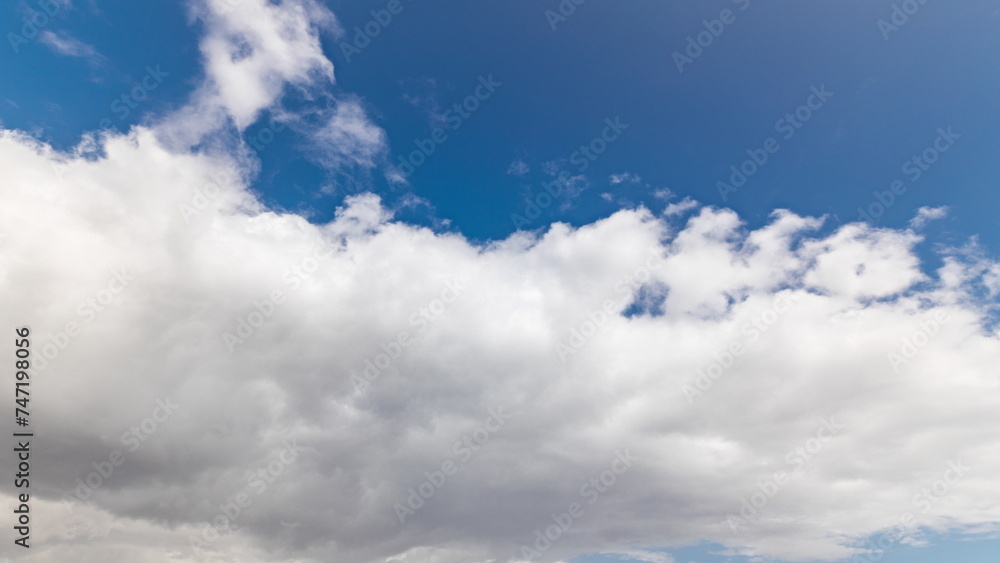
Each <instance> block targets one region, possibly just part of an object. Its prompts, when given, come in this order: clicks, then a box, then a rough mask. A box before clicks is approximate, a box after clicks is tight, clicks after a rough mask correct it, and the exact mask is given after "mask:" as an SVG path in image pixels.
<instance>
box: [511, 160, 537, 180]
mask: <svg viewBox="0 0 1000 563" xmlns="http://www.w3.org/2000/svg"><path fill="white" fill-rule="evenodd" d="M530 171H531V167H530V166H528V163H527V162H525V161H523V160H521V159H519V158H515V159H514V161H513V162H511V163H510V166H508V167H507V174H512V175H514V176H524V175H525V174H527V173H528V172H530Z"/></svg>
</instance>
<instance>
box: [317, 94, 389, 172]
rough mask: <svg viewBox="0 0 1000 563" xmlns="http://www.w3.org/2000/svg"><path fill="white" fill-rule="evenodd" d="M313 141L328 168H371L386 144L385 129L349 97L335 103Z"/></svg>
mask: <svg viewBox="0 0 1000 563" xmlns="http://www.w3.org/2000/svg"><path fill="white" fill-rule="evenodd" d="M314 141H315V142H316V145H317V147H318V148H319V149H320V150H321V151H322V153H323V160H324V163H325V164H326V165H327V166H328V167H330V168H340V167H343V166H361V167H364V168H372V167H374V166H375V165H376V164H377V162H378V158H379V157H380V156H382V154H383V153H384V152H385V150H386V148H387V143H386V136H385V131H383V130H382V129H381V128H380V127H378V126H377V125H375V124H373V123H372V122H371V120H370V119H369V118H368V115H367V113H366V112H365V110H364V108H363V107H362V106H361V104H360V103H359V102H358V101H357V100H352V99H346V100H341V101H339V102H337V103H336V105H335V106H334V107H333V109H332V111H331V112H330V115H329V118H328V119H327V120H326V123H325V124H324V125H323V126H322V128H320V129H319V130H318V131H317V132H316V133H315V135H314Z"/></svg>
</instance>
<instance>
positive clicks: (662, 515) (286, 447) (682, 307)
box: [0, 0, 1000, 563]
mask: <svg viewBox="0 0 1000 563" xmlns="http://www.w3.org/2000/svg"><path fill="white" fill-rule="evenodd" d="M245 4H246V6H245V7H244V8H237V9H235V10H234V11H232V12H226V13H221V12H219V11H218V10H217V8H216V7H212V6H215V5H214V4H213V5H212V6H210V7H209V8H205V10H206V11H204V12H199V14H200V17H203V18H205V21H206V22H207V31H206V33H207V36H206V43H205V44H204V45H203V53H205V57H206V65H207V70H206V73H207V78H206V85H205V86H204V87H203V88H201V89H200V90H199V91H198V94H197V95H196V96H195V99H194V101H193V102H192V105H191V106H190V107H188V108H186V109H185V110H183V111H182V113H181V114H178V116H174V117H173V118H172V119H168V120H166V121H164V122H163V123H162V124H160V125H156V126H152V127H149V128H145V127H137V128H135V129H133V130H132V131H130V132H129V133H127V134H123V135H118V134H112V133H106V134H104V135H103V136H96V137H93V138H92V139H91V140H90V145H88V146H87V147H82V148H81V150H80V151H79V152H78V153H75V154H62V153H58V152H56V151H54V150H53V149H52V148H50V147H49V146H47V145H45V144H43V143H41V142H39V141H37V140H35V139H33V138H31V137H28V136H26V135H24V134H22V133H17V132H13V131H6V130H4V131H3V132H2V133H0V176H2V177H0V196H2V197H3V200H4V202H5V204H4V205H3V206H0V225H2V229H3V234H4V235H5V236H4V237H0V241H2V242H0V289H2V291H0V307H2V308H3V310H4V311H6V312H7V315H8V318H10V319H12V321H11V322H12V323H25V324H28V325H30V326H31V328H32V331H33V335H34V337H33V340H32V347H33V349H34V350H35V354H36V357H37V358H38V361H37V363H36V366H35V367H36V372H35V375H34V376H33V379H32V385H33V388H32V393H33V398H35V397H37V399H36V400H37V401H38V403H37V405H38V410H37V412H36V414H35V416H37V417H38V418H39V419H40V420H42V421H44V427H45V437H44V438H42V439H39V440H38V441H37V443H36V447H37V448H38V449H37V450H36V453H37V456H38V457H37V459H38V463H36V464H35V465H33V466H32V471H33V477H34V478H35V480H33V481H32V487H33V490H35V491H36V495H37V500H36V504H35V505H34V506H33V510H35V511H36V512H37V515H38V519H39V521H44V522H45V525H44V526H41V525H40V526H37V528H35V530H34V532H35V534H34V535H33V540H34V541H35V542H36V546H37V551H36V552H34V553H33V554H34V557H35V558H34V559H33V560H34V561H39V562H42V563H49V562H62V561H69V560H72V561H109V560H123V561H136V562H140V563H141V562H145V561H150V562H152V561H162V560H163V558H164V554H166V555H167V556H168V557H170V558H171V559H172V560H175V561H179V562H208V561H239V562H251V563H256V562H264V561H280V562H293V561H294V562H312V561H338V562H346V563H369V562H371V563H374V562H376V561H378V562H381V561H386V560H389V561H394V562H400V563H427V562H431V563H468V562H469V561H483V562H485V561H495V562H508V561H516V560H519V559H523V555H524V554H525V553H526V552H525V550H526V549H527V550H529V551H530V550H532V549H533V550H535V551H537V552H538V557H537V558H536V559H537V560H538V561H545V562H553V561H560V560H567V559H569V558H571V557H574V556H576V555H579V554H582V553H601V552H607V553H617V554H623V555H626V556H630V557H632V558H633V559H638V560H645V561H650V562H652V563H664V562H667V561H670V557H669V555H666V554H664V553H663V552H662V551H660V550H662V549H664V548H669V547H672V546H676V545H681V544H689V543H691V542H694V541H699V540H704V541H713V542H718V543H721V544H723V545H725V546H727V547H728V548H729V549H730V550H731V551H732V552H733V553H742V554H747V555H752V556H760V557H783V558H788V559H801V560H810V559H835V558H839V557H846V556H850V555H852V554H854V553H859V552H863V551H864V550H865V547H864V544H863V541H862V540H863V538H865V537H867V536H869V535H872V534H875V533H878V532H880V531H882V530H885V529H887V528H889V527H892V526H895V525H897V524H898V523H899V522H900V519H901V515H903V514H906V513H910V514H911V516H912V518H911V520H910V521H909V522H910V524H909V525H910V526H912V527H915V529H924V530H935V531H954V532H958V533H962V532H977V533H984V532H990V531H992V532H996V531H997V523H998V522H1000V508H998V506H1000V505H998V503H997V502H996V499H997V497H998V494H1000V488H998V485H997V482H996V479H995V475H996V474H997V472H998V470H1000V453H998V452H997V449H996V447H995V437H994V436H993V435H992V433H991V432H989V431H988V429H991V428H995V427H996V426H997V424H998V423H1000V395H998V390H1000V389H998V388H1000V382H998V379H997V377H996V375H995V366H996V365H997V363H998V361H1000V332H998V330H997V328H996V326H995V323H994V322H992V319H995V313H996V303H995V302H994V300H992V299H987V298H986V297H987V296H989V295H995V293H996V287H997V278H998V274H997V272H1000V268H998V265H997V264H996V263H995V262H992V261H990V260H988V259H986V258H983V257H981V256H977V257H972V258H970V255H969V254H968V253H963V252H960V251H949V250H945V251H942V252H944V253H945V255H944V256H943V258H944V265H943V266H942V267H941V268H940V269H939V270H937V271H926V267H925V266H923V265H922V264H921V262H920V259H919V258H918V256H917V253H916V250H917V246H918V245H919V244H921V242H922V239H921V237H920V236H919V235H917V234H915V233H914V232H913V231H910V230H894V229H881V228H875V227H872V226H870V225H865V224H859V223H855V224H847V225H840V226H828V225H825V220H824V219H823V218H814V217H803V216H799V215H797V214H795V213H792V212H790V211H785V210H779V211H776V212H775V213H774V214H773V215H772V217H771V219H770V222H769V223H768V224H767V225H765V226H762V227H760V228H758V229H754V230H750V229H748V228H747V226H746V225H745V223H744V222H743V221H742V220H741V218H740V217H739V216H738V215H737V214H736V213H735V212H733V211H731V210H727V209H718V208H713V207H707V206H697V205H694V204H691V203H685V202H681V204H678V205H683V206H685V208H686V210H687V211H690V212H691V214H690V217H688V218H687V219H686V220H682V215H683V214H682V213H680V212H678V213H676V214H667V215H660V216H656V215H654V214H653V213H651V212H650V211H648V210H646V209H644V208H641V207H640V208H633V209H624V210H621V211H618V212H616V213H614V214H612V215H610V216H609V217H606V218H603V219H601V220H599V221H596V222H594V223H592V224H588V225H583V226H581V227H579V228H574V227H571V226H568V225H565V224H561V223H556V224H553V225H551V226H550V227H549V228H548V229H546V230H545V231H544V232H540V233H535V234H532V233H525V232H518V233H515V234H513V235H511V236H509V237H508V238H505V239H503V240H498V241H492V242H488V243H482V244H477V243H472V242H470V241H468V240H466V239H465V238H463V237H462V236H461V235H459V234H452V233H438V232H434V231H432V230H429V229H427V228H422V227H418V226H414V225H410V224H406V223H403V222H400V221H398V220H395V219H394V218H393V215H392V213H391V211H390V210H388V209H386V207H385V206H383V204H382V202H381V201H380V200H379V198H378V197H377V196H375V195H372V194H361V195H357V196H353V197H351V198H348V199H347V200H346V201H345V202H344V204H343V206H342V207H341V208H340V209H339V210H338V212H337V214H336V216H335V218H334V219H333V220H331V221H330V222H328V223H325V224H311V223H309V222H307V221H306V220H305V219H303V218H302V217H299V216H296V215H293V214H287V213H276V212H273V211H271V210H268V209H267V208H266V207H264V206H263V205H262V204H261V203H260V202H259V201H258V200H257V199H256V197H255V196H254V195H253V192H252V177H253V172H254V169H253V167H252V166H250V165H249V164H247V162H246V160H245V159H243V158H242V157H241V156H240V153H239V152H231V153H226V152H220V151H212V152H197V151H193V150H190V149H189V148H186V147H183V146H180V147H179V146H178V145H177V144H176V143H171V142H167V141H168V140H170V139H171V138H172V137H171V134H170V133H176V130H174V129H172V128H173V127H176V125H177V123H178V122H177V121H176V119H181V118H185V119H186V118H190V117H192V116H195V115H208V116H214V115H217V112H222V113H223V114H224V115H225V116H227V119H231V120H232V121H233V122H234V123H235V124H236V125H237V127H245V126H246V125H247V124H249V123H252V122H253V120H254V119H255V117H256V116H257V115H258V113H259V112H260V111H262V110H263V109H264V108H267V107H271V106H273V105H274V104H275V103H276V102H277V100H278V97H279V96H280V93H281V91H282V89H283V88H284V86H286V85H288V84H292V85H296V84H304V83H308V82H309V81H310V80H312V78H310V77H312V76H314V75H318V76H320V77H328V73H327V70H329V67H328V61H327V62H325V63H324V62H323V61H325V60H326V59H325V58H322V53H321V52H320V51H319V47H318V40H317V35H316V33H317V29H318V27H317V25H316V24H315V21H317V20H316V18H319V21H320V22H325V23H323V25H332V21H333V20H332V16H331V15H330V14H329V13H328V12H325V11H324V10H321V9H320V8H318V7H317V5H314V4H311V3H309V2H304V1H303V2H292V1H290V0H286V1H285V2H283V3H278V4H276V3H271V2H266V1H265V0H259V1H251V0H245ZM241 9H259V10H263V12H262V13H264V14H266V15H267V16H268V17H267V18H263V19H264V20H266V21H259V18H250V17H248V16H244V15H240V10H241ZM243 42H245V43H243ZM237 47H238V48H237ZM234 48H236V51H235V52H234V51H233V49H234ZM296 49H302V50H301V51H297V50H296ZM293 55H294V57H293ZM292 58H296V60H291V59H292ZM321 58H322V60H320V59H321ZM242 61H249V62H242ZM185 112H186V113H185ZM341 112H342V113H341ZM333 115H334V121H336V127H335V130H336V131H339V132H338V133H335V134H333V135H332V137H333V139H334V141H333V142H334V145H335V146H340V145H338V144H337V143H338V142H340V141H343V142H345V143H347V144H348V145H350V146H354V145H357V144H360V145H361V146H372V147H374V146H375V145H377V143H375V142H374V141H375V140H376V139H377V138H379V137H380V136H379V134H378V133H376V132H374V131H373V130H371V129H369V128H367V127H366V126H365V125H364V124H363V120H362V118H361V114H360V113H358V110H357V108H353V107H352V106H350V105H347V106H338V109H337V111H335V112H334V114H333ZM214 125H215V126H218V127H221V126H222V125H221V122H215V123H214ZM202 126H203V127H207V126H208V125H205V124H202ZM201 131H202V132H205V131H207V129H201ZM338 135H339V136H338ZM85 149H86V150H85ZM346 154H347V156H346V157H345V158H353V159H355V160H360V161H362V162H363V161H364V158H365V157H366V156H370V155H369V153H365V152H363V151H362V152H361V153H357V152H351V151H346ZM824 229H825V230H824ZM10 344H11V343H9V342H8V343H7V344H4V345H3V346H4V348H3V353H4V354H7V357H10V355H11V354H12V352H11V350H10ZM43 405H44V406H43ZM115 452H117V454H116V453H115ZM113 461H120V463H112V462H113ZM956 466H957V467H959V468H967V469H963V470H961V471H959V472H958V473H960V475H958V476H957V478H956V469H955V467H956ZM108 467H111V468H112V469H111V471H110V472H109V471H108ZM99 471H100V472H103V473H104V475H103V476H102V474H100V473H98V472H99ZM777 473H784V474H785V475H786V477H787V478H786V479H783V480H782V483H781V484H777V485H775V487H776V488H774V489H773V491H774V492H773V494H771V495H768V496H767V500H766V501H765V502H764V503H763V504H762V505H759V504H760V503H756V500H754V501H753V502H754V503H756V504H755V505H754V506H755V511H754V512H753V513H752V514H747V513H744V512H743V509H744V506H745V505H744V504H743V501H744V500H745V499H756V498H758V497H755V496H754V495H755V494H757V493H759V492H760V491H761V488H760V486H761V485H760V484H761V483H765V488H767V490H772V489H771V488H770V487H771V485H769V484H768V483H770V482H771V481H773V480H775V475H776V474H777ZM94 475H96V477H93V476H94ZM946 478H947V479H948V484H947V485H948V486H947V489H946V490H945V491H944V492H942V493H941V494H937V491H938V489H937V487H936V483H937V482H938V481H941V480H943V479H946ZM929 488H930V489H929ZM926 490H932V491H933V492H932V493H930V494H929V495H928V494H926V493H925V492H924V491H926ZM15 492H16V490H15V489H14V488H13V487H12V483H11V482H9V481H7V482H4V484H3V485H2V489H0V494H2V496H3V497H4V501H5V502H6V504H7V505H8V506H11V505H12V503H13V501H14V495H15ZM747 502H751V501H750V500H747ZM574 505H577V506H578V509H576V508H573V507H574ZM758 505H759V506H758ZM553 514H555V515H557V516H558V515H562V514H568V515H569V516H566V518H570V519H571V520H572V528H571V533H565V534H560V535H559V536H558V537H557V539H556V540H554V541H551V542H550V544H551V545H548V546H540V545H539V544H538V543H537V542H538V537H539V534H546V533H547V531H546V530H548V529H549V528H550V526H552V525H553V524H554V521H553ZM559 517H560V518H562V516H559ZM733 517H738V518H740V519H741V520H738V521H734V520H733ZM563 521H565V519H563ZM733 522H737V523H738V525H733ZM556 524H557V525H558V523H556ZM914 534H916V532H914ZM912 538H918V536H917V535H914V536H911V539H910V540H907V541H918V540H917V539H912ZM14 549H15V548H14V547H12V546H11V544H9V543H8V544H6V545H5V546H4V547H2V548H0V554H2V555H6V556H9V555H13V554H14V551H13V550H14ZM18 549H20V548H18ZM33 549H36V548H33Z"/></svg>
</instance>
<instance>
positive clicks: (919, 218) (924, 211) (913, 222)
mask: <svg viewBox="0 0 1000 563" xmlns="http://www.w3.org/2000/svg"><path fill="white" fill-rule="evenodd" d="M947 216H948V208H947V207H945V206H942V207H926V206H924V207H921V208H920V209H918V210H917V215H916V216H915V217H914V218H913V219H910V226H911V227H913V228H915V229H919V228H921V227H923V226H924V225H926V224H927V222H928V221H933V220H935V219H943V218H945V217H947Z"/></svg>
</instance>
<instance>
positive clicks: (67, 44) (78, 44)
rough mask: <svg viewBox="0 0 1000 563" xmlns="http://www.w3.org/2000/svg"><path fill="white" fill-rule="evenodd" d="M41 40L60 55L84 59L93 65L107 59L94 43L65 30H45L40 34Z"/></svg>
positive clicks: (102, 62)
mask: <svg viewBox="0 0 1000 563" xmlns="http://www.w3.org/2000/svg"><path fill="white" fill-rule="evenodd" d="M39 41H41V43H42V44H43V45H45V46H47V47H48V48H50V49H52V51H54V52H56V53H59V54H60V55H65V56H67V57H78V58H81V59H84V60H86V61H87V62H88V63H89V64H90V65H91V66H101V65H103V64H104V62H105V60H106V59H105V57H104V55H102V54H100V53H98V52H97V49H95V48H94V46H93V45H89V44H87V43H84V42H83V41H80V40H79V39H76V38H74V37H72V36H71V35H70V34H69V33H68V32H65V31H60V32H58V33H54V32H52V31H49V30H45V31H43V32H42V33H41V35H40V36H39Z"/></svg>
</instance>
